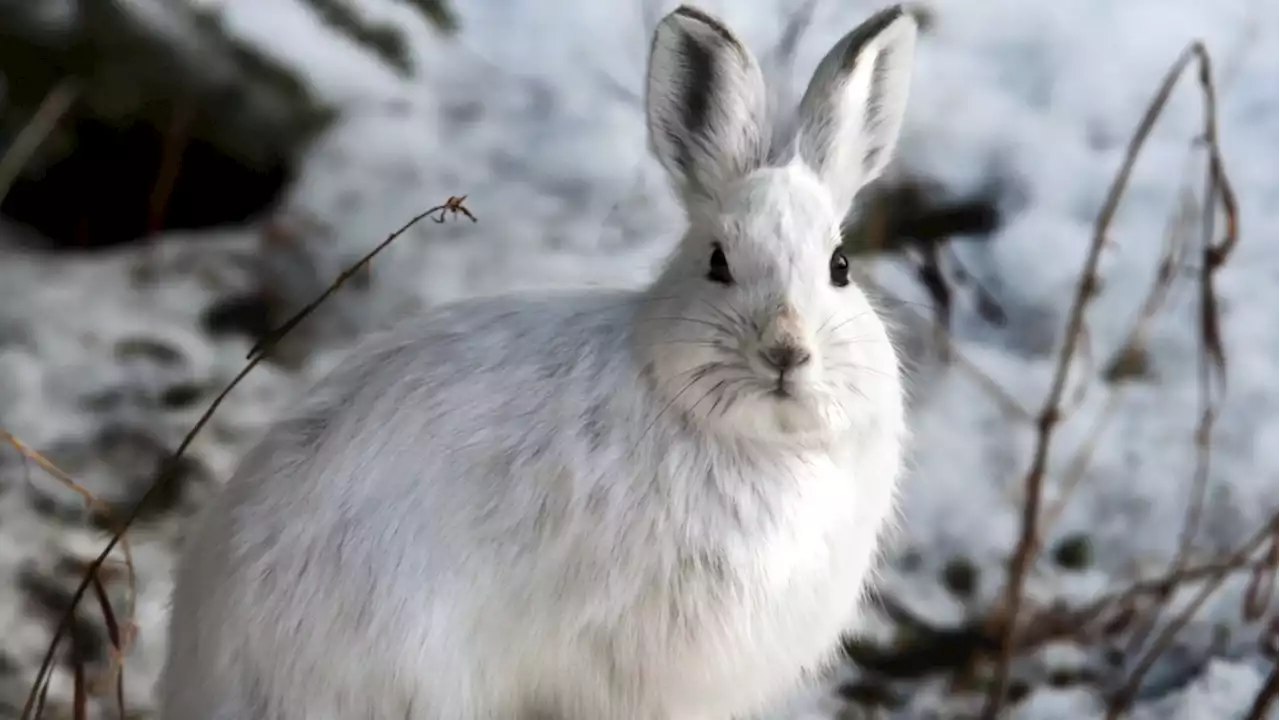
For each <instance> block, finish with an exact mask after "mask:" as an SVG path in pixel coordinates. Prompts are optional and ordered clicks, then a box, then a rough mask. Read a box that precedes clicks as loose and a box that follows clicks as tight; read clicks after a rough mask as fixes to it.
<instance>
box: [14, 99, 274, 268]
mask: <svg viewBox="0 0 1280 720" xmlns="http://www.w3.org/2000/svg"><path fill="white" fill-rule="evenodd" d="M64 122H73V123H74V124H72V125H71V126H70V127H67V128H66V129H67V130H69V131H70V134H71V135H72V136H74V137H75V144H76V147H75V151H74V152H71V153H68V154H67V155H66V156H64V157H62V158H59V159H57V160H55V161H53V162H52V163H51V164H50V165H49V166H48V167H46V168H43V169H42V170H41V171H39V172H28V173H25V174H24V175H23V176H22V177H20V178H18V179H17V180H16V181H15V183H14V185H13V187H12V188H11V189H10V191H9V194H8V195H7V196H6V197H5V198H4V201H3V203H0V214H3V215H4V216H6V217H7V218H9V219H11V220H13V221H16V222H18V223H21V224H24V225H28V226H30V227H32V228H33V229H35V230H36V231H37V232H39V233H40V234H41V235H42V236H43V237H45V238H47V239H48V240H49V241H50V242H51V243H52V244H53V247H54V248H56V249H63V250H73V249H93V248H102V247H108V246H112V245H119V244H122V243H127V242H131V241H134V240H138V239H140V238H144V237H146V236H148V235H150V234H152V233H154V232H159V231H163V230H178V229H195V228H204V227H211V226H216V225H222V224H237V223H241V222H243V221H245V220H248V219H250V218H253V217H255V216H257V215H258V214H259V213H262V212H264V211H265V210H266V209H268V208H269V207H270V206H271V205H272V204H273V203H274V202H275V201H276V199H277V198H278V197H279V195H280V193H281V192H282V190H283V189H284V187H285V186H286V184H287V183H288V182H289V180H290V178H291V168H289V167H288V164H287V161H286V159H285V158H283V157H282V158H280V160H278V161H276V162H271V163H268V164H267V165H266V166H265V167H263V168H261V169H258V168H251V167H248V166H246V165H245V164H243V163H241V162H239V161H237V160H236V159H234V158H231V157H228V156H227V155H225V154H223V153H222V152H220V151H218V150H217V149H216V148H214V147H213V146H212V145H210V144H209V143H207V142H204V141H202V140H199V139H189V138H183V137H181V136H180V135H179V134H178V133H176V132H173V131H168V132H166V131H163V130H161V129H158V128H156V127H154V126H153V125H150V124H147V123H136V124H132V125H128V126H123V127H113V126H111V125H108V124H106V123H104V122H102V121H100V120H95V119H92V118H76V119H74V120H72V118H65V119H64Z"/></svg>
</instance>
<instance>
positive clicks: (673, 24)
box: [645, 5, 769, 207]
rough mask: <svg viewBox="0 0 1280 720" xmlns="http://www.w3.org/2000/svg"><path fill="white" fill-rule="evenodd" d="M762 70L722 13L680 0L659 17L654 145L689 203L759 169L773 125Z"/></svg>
mask: <svg viewBox="0 0 1280 720" xmlns="http://www.w3.org/2000/svg"><path fill="white" fill-rule="evenodd" d="M767 112H768V104H767V99H766V93H765V86H764V77H763V75H762V74H761V72H760V66H759V65H758V64H757V62H756V59H755V57H754V56H753V55H752V54H751V52H750V51H749V50H747V48H746V47H745V46H744V45H743V44H742V42H741V41H739V40H738V38H737V37H736V36H734V34H733V33H732V32H731V31H730V30H729V29H728V28H727V27H725V26H724V24H723V23H721V22H720V21H719V20H717V19H715V18H713V17H711V16H709V15H707V14H706V13H704V12H702V11H700V10H697V9H695V8H692V7H689V6H687V5H682V6H680V7H678V8H676V9H675V10H673V11H672V12H671V13H669V14H668V15H667V16H666V17H664V18H663V19H662V21H661V22H660V23H658V28H657V30H656V31H655V32H654V35H653V45H652V47H651V49H650V53H649V71H648V80H647V82H646V88H645V113H646V116H647V119H648V125H649V145H650V148H651V149H652V150H653V152H654V154H655V155H656V156H657V158H658V161H659V162H660V163H662V166H663V168H665V169H666V171H667V174H668V175H670V177H671V180H672V182H673V183H674V184H675V186H676V189H677V191H678V192H679V193H680V194H681V196H682V197H683V198H684V201H685V206H686V207H688V206H689V205H690V204H691V203H697V202H702V201H711V202H715V201H716V200H718V199H719V198H718V194H719V192H720V191H721V190H722V189H723V188H724V186H725V184H726V183H729V182H732V181H733V180H734V179H736V178H738V177H741V176H742V175H744V174H746V173H748V172H750V171H752V170H754V169H756V167H758V166H759V165H760V164H761V163H762V162H763V161H764V158H765V155H766V153H767V150H768V148H767V147H766V145H767V142H768V138H769V133H768V131H767V127H766V124H767Z"/></svg>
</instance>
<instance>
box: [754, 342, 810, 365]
mask: <svg viewBox="0 0 1280 720" xmlns="http://www.w3.org/2000/svg"><path fill="white" fill-rule="evenodd" d="M812 357H813V356H812V355H810V354H809V351H807V350H805V349H804V348H800V347H796V346H795V345H786V344H782V345H771V346H769V347H767V348H764V349H763V350H761V351H760V358H761V359H763V360H764V361H765V363H767V364H768V365H769V366H770V367H772V368H773V369H774V370H777V371H779V372H786V371H788V370H793V369H795V368H798V367H800V366H801V365H804V364H805V363H807V362H809V360H811V359H812Z"/></svg>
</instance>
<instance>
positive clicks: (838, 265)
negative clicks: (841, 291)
mask: <svg viewBox="0 0 1280 720" xmlns="http://www.w3.org/2000/svg"><path fill="white" fill-rule="evenodd" d="M830 270H831V284H832V285H835V286H836V287H844V286H846V285H848V284H849V258H847V257H845V254H844V248H841V247H837V248H836V250H835V252H833V253H831V263H830Z"/></svg>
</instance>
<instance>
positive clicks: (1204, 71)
mask: <svg viewBox="0 0 1280 720" xmlns="http://www.w3.org/2000/svg"><path fill="white" fill-rule="evenodd" d="M1192 59H1199V60H1200V64H1201V73H1200V80H1201V86H1202V88H1203V89H1204V92H1205V103H1206V105H1208V106H1209V107H1212V106H1213V104H1214V97H1213V93H1212V81H1211V78H1210V77H1209V71H1208V67H1209V65H1208V52H1207V51H1206V50H1205V48H1204V46H1203V45H1202V44H1201V43H1199V42H1197V43H1193V44H1192V45H1191V46H1190V47H1189V48H1188V49H1187V50H1185V51H1184V52H1183V54H1182V55H1181V56H1180V57H1179V58H1178V59H1177V60H1176V61H1175V62H1174V64H1173V65H1172V67H1171V68H1170V69H1169V71H1168V72H1167V73H1166V75H1165V77H1164V80H1163V81H1162V82H1161V84H1160V87H1159V89H1158V91H1157V92H1156V95H1155V97H1154V98H1153V99H1152V101H1151V103H1150V104H1149V105H1148V107H1147V110H1146V112H1145V113H1144V114H1143V117H1142V120H1141V121H1140V122H1139V124H1138V127H1137V129H1136V131H1135V132H1134V134H1133V137H1132V138H1131V139H1130V141H1129V145H1128V148H1127V149H1126V152H1125V156H1124V161H1123V162H1122V164H1121V167H1120V171H1119V173H1118V174H1117V175H1116V178H1115V180H1114V181H1113V182H1112V185H1111V188H1110V190H1109V191H1108V193H1107V197H1106V200H1105V201H1104V202H1103V206H1102V210H1101V211H1100V212H1099V214H1098V218H1097V221H1096V223H1095V225H1094V232H1093V238H1092V241H1091V243H1090V247H1089V254H1088V257H1087V258H1086V260H1085V266H1084V269H1083V270H1082V271H1081V273H1080V279H1079V281H1078V283H1077V286H1076V293H1075V298H1074V300H1073V302H1072V305H1071V309H1070V311H1069V314H1068V319H1067V328H1066V336H1065V338H1064V341H1063V347H1062V350H1061V352H1060V354H1059V357H1058V364H1057V367H1056V370H1055V372H1054V377H1053V381H1052V384H1051V387H1050V390H1049V394H1048V397H1047V398H1046V400H1045V403H1044V407H1043V409H1042V411H1041V413H1040V416H1039V418H1038V419H1037V422H1036V430H1037V433H1036V444H1035V449H1034V452H1033V456H1032V461H1031V466H1030V468H1029V469H1028V471H1027V473H1026V476H1025V484H1026V497H1025V499H1024V502H1023V512H1022V518H1021V533H1020V536H1019V539H1018V544H1017V547H1016V548H1015V549H1014V552H1013V556H1012V558H1011V561H1010V567H1009V579H1008V585H1007V586H1006V589H1005V594H1004V598H1003V607H1002V608H1001V609H1000V611H999V613H998V614H999V615H1002V616H1004V625H1003V631H1004V637H1003V642H1002V648H1001V658H1000V662H999V663H998V665H997V667H996V674H995V678H994V681H993V682H992V683H991V684H990V687H989V690H988V693H987V697H986V702H985V704H984V706H983V711H982V717H983V718H984V719H985V720H995V718H997V717H998V715H999V713H1000V710H1001V708H1002V707H1003V706H1004V703H1005V698H1006V694H1007V690H1008V682H1009V675H1010V671H1011V666H1012V661H1013V658H1014V656H1015V654H1016V652H1017V643H1018V637H1017V633H1018V630H1019V625H1018V613H1019V611H1020V609H1021V605H1022V596H1023V585H1024V583H1025V582H1026V576H1027V572H1028V570H1029V569H1030V567H1031V563H1032V560H1033V559H1034V557H1035V556H1036V555H1037V551H1038V545H1039V543H1038V540H1039V537H1040V531H1039V520H1040V513H1041V510H1040V505H1041V497H1042V494H1043V488H1044V482H1045V475H1046V472H1047V469H1048V458H1049V446H1050V440H1051V438H1052V435H1053V431H1054V429H1055V428H1056V427H1057V425H1058V423H1059V422H1060V420H1061V414H1060V412H1061V402H1062V397H1063V393H1064V392H1065V389H1066V384H1067V377H1068V375H1069V372H1068V371H1069V369H1070V365H1071V360H1072V357H1073V356H1074V354H1075V351H1076V348H1077V347H1078V345H1079V343H1080V338H1081V337H1082V331H1083V330H1084V327H1085V309H1086V307H1087V305H1088V303H1089V300H1090V299H1091V298H1092V297H1093V296H1094V295H1095V293H1096V289H1097V285H1098V276H1097V269H1098V264H1099V261H1100V260H1101V257H1102V249H1103V247H1104V246H1105V244H1106V241H1107V232H1108V229H1109V228H1110V226H1111V222H1112V220H1113V219H1114V217H1115V214H1116V211H1117V209H1118V208H1119V206H1120V200H1121V198H1122V197H1123V195H1124V190H1125V188H1126V187H1127V185H1128V182H1129V178H1130V176H1131V175H1132V173H1133V167H1134V164H1135V163H1136V162H1137V158H1138V155H1139V153H1140V151H1141V149H1142V146H1143V145H1144V144H1145V142H1146V139H1147V137H1148V136H1149V135H1150V133H1151V130H1152V129H1153V128H1154V127H1155V124H1156V121H1157V120H1158V119H1159V118H1160V116H1161V114H1162V113H1163V111H1164V108H1165V106H1166V104H1167V103H1168V100H1169V96H1170V94H1171V93H1172V92H1173V88H1174V86H1175V85H1176V83H1177V81H1178V79H1179V78H1180V77H1181V76H1182V74H1183V70H1184V69H1185V68H1186V66H1187V65H1188V63H1190V61H1191V60H1192ZM1213 112H1214V111H1213V110H1210V109H1206V131H1205V135H1206V138H1205V139H1206V142H1207V144H1208V146H1209V148H1210V168H1211V169H1210V173H1211V176H1212V177H1213V179H1214V182H1213V184H1212V186H1211V189H1213V190H1217V192H1214V194H1213V195H1210V196H1209V197H1206V203H1209V202H1212V200H1213V199H1214V198H1215V197H1221V198H1222V200H1223V204H1224V206H1226V208H1227V214H1228V217H1229V230H1228V234H1227V239H1225V240H1223V241H1222V242H1221V243H1219V244H1218V245H1210V246H1209V248H1207V249H1206V266H1210V267H1211V268H1212V269H1214V270H1216V268H1217V267H1218V266H1220V265H1221V264H1222V262H1225V259H1226V256H1227V254H1228V253H1229V251H1230V249H1231V247H1232V246H1234V243H1235V220H1234V218H1235V213H1234V199H1233V197H1232V196H1231V195H1230V190H1229V189H1226V188H1228V187H1229V186H1228V185H1227V182H1226V177H1225V176H1226V173H1225V171H1224V170H1223V167H1222V162H1221V155H1220V152H1219V151H1218V147H1217V132H1216V119H1215V116H1214V114H1213ZM1206 212H1208V213H1210V214H1212V211H1211V210H1206ZM1211 251H1212V252H1211ZM1210 272H1211V270H1206V271H1205V273H1206V275H1208V274H1209V273H1210ZM1204 284H1205V285H1206V286H1207V287H1208V289H1207V290H1206V291H1205V292H1206V293H1208V294H1211V293H1212V283H1211V280H1205V281H1204ZM1202 300H1203V298H1202ZM1204 304H1205V305H1207V307H1204V308H1202V314H1201V320H1202V325H1203V326H1204V327H1203V328H1202V333H1203V335H1204V336H1205V337H1206V340H1205V343H1206V348H1207V350H1208V351H1209V353H1210V354H1211V355H1213V357H1214V358H1215V360H1216V362H1215V367H1217V368H1219V369H1220V374H1221V376H1222V377H1223V378H1225V360H1224V357H1223V354H1222V352H1221V342H1220V339H1219V338H1218V334H1217V324H1216V323H1217V320H1216V305H1215V304H1214V301H1213V300H1212V299H1209V300H1204ZM1209 314H1213V319H1212V320H1209V319H1207V318H1208V316H1209ZM1210 335H1212V338H1211V339H1209V338H1210ZM1210 423H1211V421H1210ZM1206 440H1207V439H1206Z"/></svg>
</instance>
